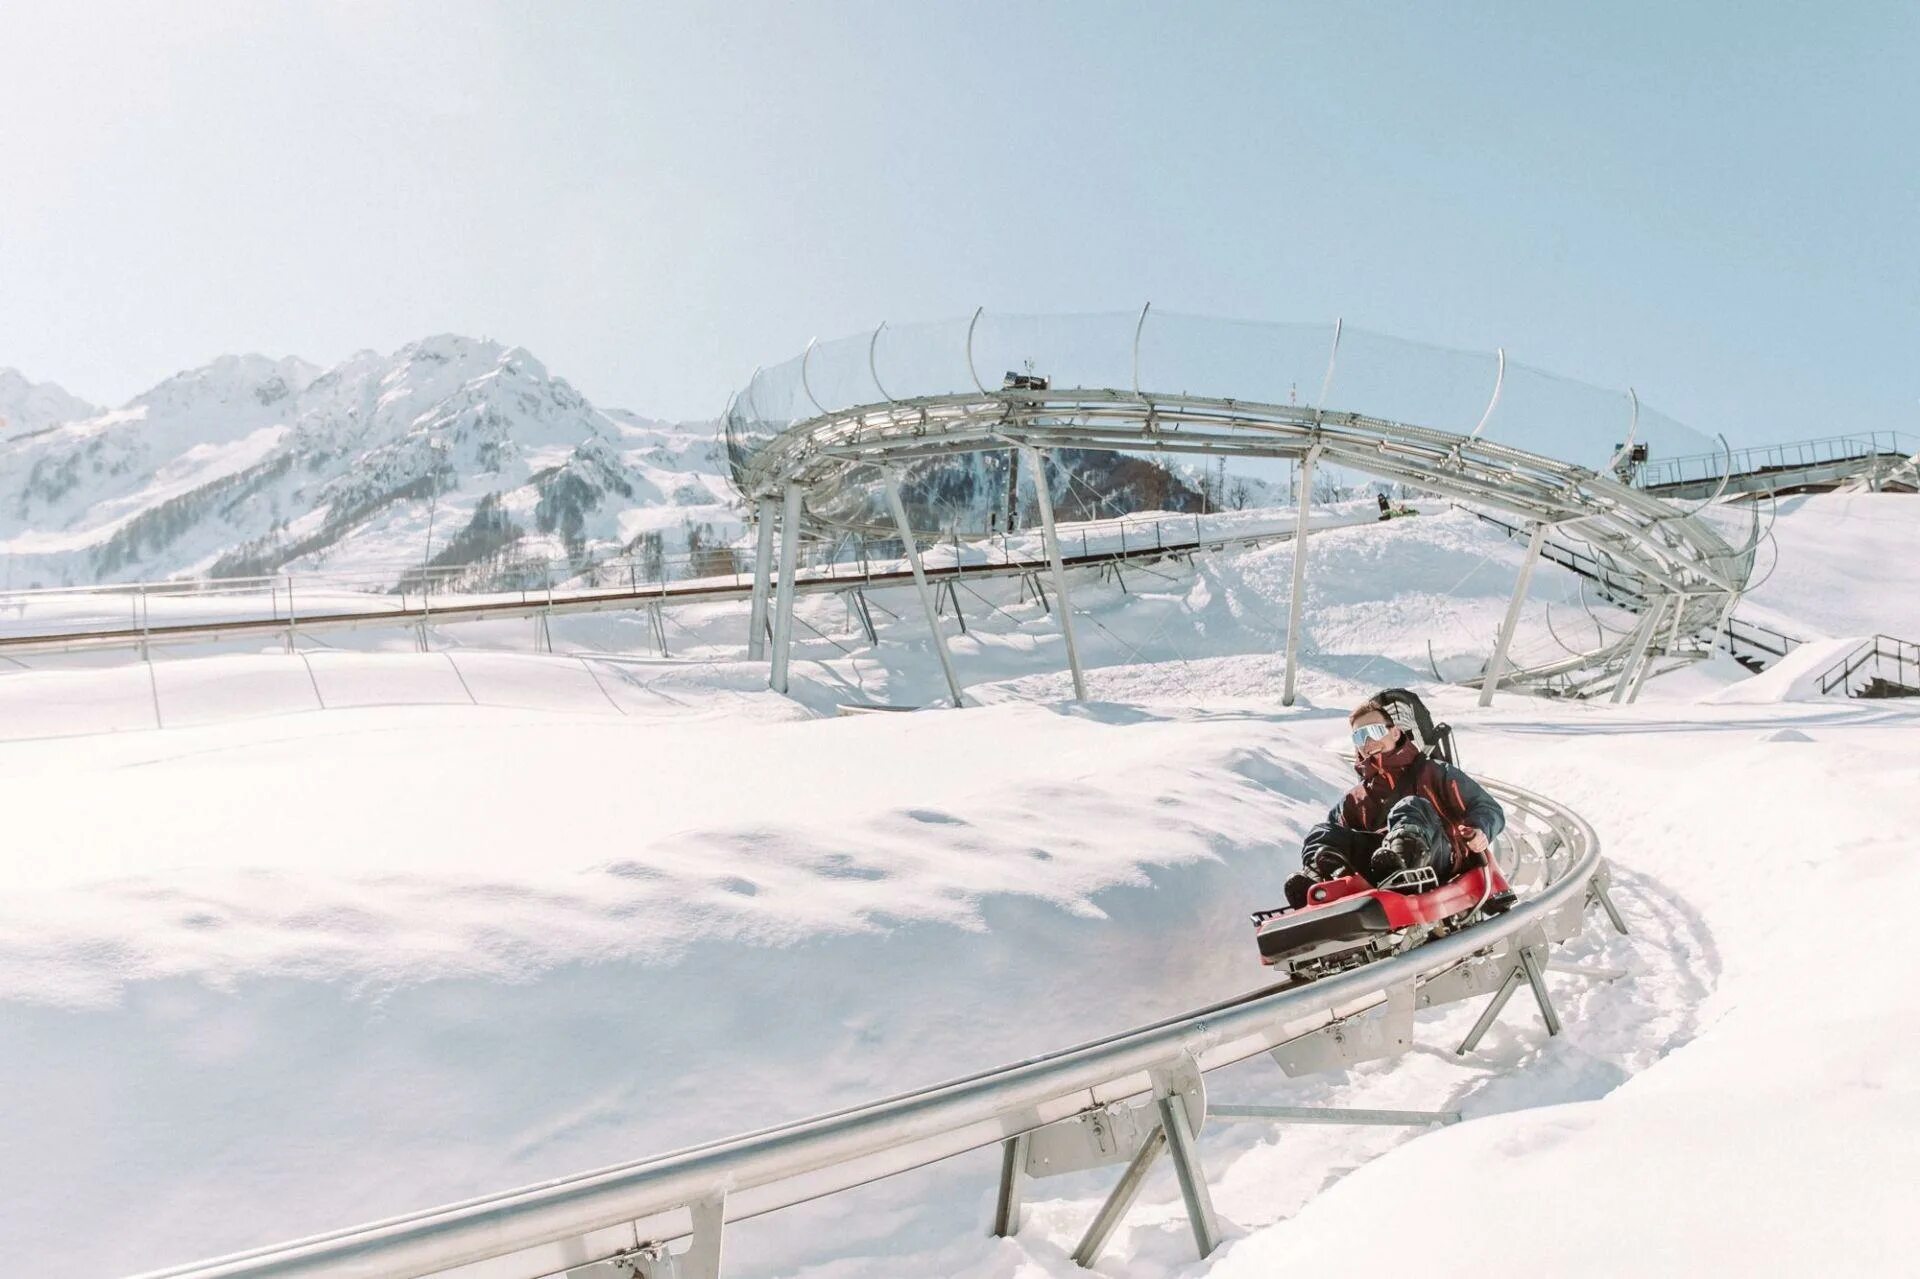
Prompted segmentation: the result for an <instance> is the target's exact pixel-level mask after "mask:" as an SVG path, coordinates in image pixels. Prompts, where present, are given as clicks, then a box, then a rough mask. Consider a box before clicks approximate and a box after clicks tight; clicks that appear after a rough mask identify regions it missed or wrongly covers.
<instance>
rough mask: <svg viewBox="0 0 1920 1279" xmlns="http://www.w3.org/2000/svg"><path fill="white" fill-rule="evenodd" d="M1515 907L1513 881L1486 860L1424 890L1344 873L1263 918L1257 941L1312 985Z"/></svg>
mask: <svg viewBox="0 0 1920 1279" xmlns="http://www.w3.org/2000/svg"><path fill="white" fill-rule="evenodd" d="M1428 878H1429V880H1431V878H1432V877H1431V876H1429V877H1428ZM1513 902H1514V894H1513V889H1512V888H1511V887H1510V886H1509V885H1508V883H1507V881H1506V877H1505V876H1503V875H1501V873H1500V871H1499V868H1498V867H1496V866H1492V865H1490V864H1488V863H1487V862H1486V861H1484V860H1482V859H1480V858H1475V859H1474V861H1473V864H1472V865H1471V866H1469V867H1468V869H1466V870H1465V871H1463V872H1461V873H1460V875H1458V876H1457V877H1456V878H1454V879H1452V880H1450V881H1448V882H1447V883H1445V884H1441V885H1439V886H1438V887H1432V888H1427V889H1426V890H1425V891H1418V892H1408V891H1403V890H1401V889H1398V888H1375V887H1374V886H1373V885H1372V884H1370V883H1368V882H1367V881H1366V880H1365V879H1364V878H1362V877H1361V876H1359V875H1344V876H1342V877H1341V878H1339V879H1329V880H1327V881H1325V882H1323V883H1319V884H1315V885H1314V886H1313V887H1312V888H1310V889H1309V890H1308V891H1307V904H1306V905H1305V906H1302V907H1300V908H1298V909H1294V908H1292V907H1281V908H1280V909H1279V910H1263V911H1257V912H1255V914H1254V916H1253V926H1254V938H1255V940H1256V941H1257V942H1258V943H1259V947H1260V962H1261V963H1263V964H1266V965H1267V966H1268V967H1278V966H1281V965H1285V966H1286V968H1287V970H1288V971H1289V972H1290V973H1292V974H1293V975H1294V976H1295V977H1299V978H1306V979H1311V978H1314V977H1321V976H1325V975H1326V974H1328V973H1331V972H1340V971H1343V970H1345V969H1348V968H1353V967H1357V966H1358V965H1360V964H1363V963H1367V962H1369V961H1371V960H1374V959H1380V958H1384V957H1385V956H1387V955H1392V954H1399V953H1400V952H1402V951H1405V950H1408V949H1411V948H1412V947H1413V946H1417V945H1419V944H1420V943H1422V942H1425V941H1428V940H1430V939H1431V938H1433V937H1438V936H1443V935H1445V934H1447V933H1450V932H1454V931H1456V930H1458V929H1460V928H1464V927H1466V926H1468V925H1469V924H1472V923H1475V922H1477V921H1479V920H1481V919H1484V918H1486V917H1487V916H1489V915H1497V914H1500V913H1502V912H1504V911H1505V910H1507V909H1508V908H1509V907H1511V906H1512V905H1513Z"/></svg>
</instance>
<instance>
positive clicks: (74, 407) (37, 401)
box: [0, 369, 100, 442]
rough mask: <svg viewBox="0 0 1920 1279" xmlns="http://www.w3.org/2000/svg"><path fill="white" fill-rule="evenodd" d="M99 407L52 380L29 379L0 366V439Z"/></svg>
mask: <svg viewBox="0 0 1920 1279" xmlns="http://www.w3.org/2000/svg"><path fill="white" fill-rule="evenodd" d="M99 411H100V410H99V408H97V407H96V406H94V405H92V404H89V403H87V402H86V401H85V400H83V399H81V398H80V397H79V396H77V395H69V394H67V391H66V388H65V387H62V386H57V385H55V384H54V383H52V382H29V381H27V379H26V377H25V375H23V374H22V373H20V371H19V370H17V369H0V442H10V441H13V440H16V439H18V438H20V437H21V436H23V435H31V434H33V433H34V432H35V431H44V430H46V429H47V428H48V427H50V426H58V425H59V424H60V423H62V422H71V421H73V420H75V419H76V418H83V417H91V416H93V415H94V414H95V413H98V412H99Z"/></svg>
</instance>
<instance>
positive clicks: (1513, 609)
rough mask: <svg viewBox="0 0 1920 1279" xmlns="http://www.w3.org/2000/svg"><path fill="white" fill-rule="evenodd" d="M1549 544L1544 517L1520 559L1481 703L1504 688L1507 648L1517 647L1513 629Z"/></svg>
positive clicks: (1490, 701)
mask: <svg viewBox="0 0 1920 1279" xmlns="http://www.w3.org/2000/svg"><path fill="white" fill-rule="evenodd" d="M1546 544H1547V523H1546V521H1545V520H1542V521H1541V522H1540V523H1538V524H1535V525H1534V526H1533V536H1532V537H1530V538H1528V539H1527V558H1526V559H1524V560H1522V561H1521V563H1520V578H1519V580H1518V581H1516V582H1515V583H1514V584H1513V598H1512V599H1510V600H1508V601H1507V615H1506V617H1505V618H1504V619H1503V620H1502V621H1501V623H1500V639H1499V642H1498V643H1496V644H1495V645H1494V648H1493V660H1491V661H1490V662H1488V663H1487V673H1486V675H1485V676H1483V677H1482V678H1481V680H1480V704H1481V705H1482V706H1491V705H1493V695H1494V693H1495V692H1497V691H1498V690H1499V688H1500V681H1501V680H1502V679H1504V678H1506V674H1507V652H1508V650H1509V649H1510V648H1512V647H1513V633H1514V631H1515V630H1516V629H1518V628H1519V625H1520V610H1521V609H1522V608H1524V607H1526V603H1527V588H1528V587H1530V586H1532V585H1533V566H1534V565H1536V564H1538V563H1539V562H1540V551H1541V548H1542V547H1544V546H1545V545H1546Z"/></svg>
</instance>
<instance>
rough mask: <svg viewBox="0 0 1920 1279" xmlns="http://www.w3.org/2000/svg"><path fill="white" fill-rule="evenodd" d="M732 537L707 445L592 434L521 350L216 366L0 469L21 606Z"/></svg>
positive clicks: (534, 565)
mask: <svg viewBox="0 0 1920 1279" xmlns="http://www.w3.org/2000/svg"><path fill="white" fill-rule="evenodd" d="M3 389H4V388H3V387H0V390H3ZM41 398H42V399H43V400H44V399H45V398H46V396H45V394H44V393H42V394H41ZM71 407H72V406H69V408H71ZM78 407H80V408H82V409H84V408H85V406H78ZM42 416H44V414H42ZM56 416H57V414H56ZM639 512H645V513H646V514H644V515H643V514H638V513H639ZM738 523H739V522H738V517H737V514H736V513H735V511H734V509H733V506H732V499H731V495H730V494H729V493H728V491H727V488H726V484H725V481H724V479H723V478H722V475H721V470H720V463H719V459H718V456H717V454H716V452H715V450H714V448H713V446H712V442H711V437H710V435H709V434H708V433H706V432H705V431H704V430H703V429H702V428H697V427H693V426H686V427H674V426H670V425H666V424H660V423H651V422H647V421H645V420H644V419H640V418H637V417H635V416H633V415H631V414H620V415H609V414H607V413H603V412H602V411H601V410H599V409H598V408H596V407H595V406H593V405H592V404H590V403H588V402H587V401H586V400H585V399H584V398H583V397H582V396H581V395H580V394H579V393H578V392H577V391H575V390H574V389H573V388H572V387H571V386H570V385H569V384H568V383H567V382H566V381H565V380H564V379H561V378H558V377H555V376H554V375H552V374H551V373H550V372H548V370H547V369H546V367H545V366H544V365H543V364H541V363H540V361H539V360H537V359H535V358H534V357H533V356H532V355H531V354H530V353H528V352H527V351H525V350H524V349H521V348H517V347H505V346H502V345H501V344H499V343H496V342H491V341H476V340H474V339H470V338H462V337H457V336H452V335H443V336H439V337H433V338H427V339H424V340H422V341H420V342H415V343H412V344H410V345H408V346H406V347H403V348H401V349H400V350H399V351H397V352H394V353H392V354H391V355H382V354H379V353H376V352H371V351H364V352H361V353H359V354H358V355H355V356H353V357H351V358H349V359H347V360H345V361H343V362H342V363H340V364H339V365H337V366H335V367H333V368H331V369H326V370H322V369H319V368H317V367H315V366H312V365H309V364H307V363H305V362H304V361H301V360H297V359H284V360H273V359H269V358H267V357H265V356H257V355H248V356H225V357H222V358H221V359H219V360H216V361H214V362H213V363H212V364H210V365H208V366H206V367H204V368H201V369H195V370H191V371H188V372H185V373H181V374H179V375H176V376H175V377H173V378H170V379H168V380H167V381H166V382H163V383H162V384H161V385H160V386H158V387H156V388H154V389H153V390H152V391H149V392H147V393H146V394H144V395H141V396H139V397H136V398H135V399H134V400H133V401H131V402H130V403H128V404H127V405H125V406H123V407H122V408H119V409H114V410H111V411H107V412H99V411H89V412H83V413H81V414H79V415H78V416H75V417H72V418H71V419H70V420H66V421H63V422H60V423H59V424H57V425H54V426H51V427H50V428H48V429H43V430H41V431H40V432H39V433H38V434H35V435H33V436H31V437H29V438H27V439H24V440H20V441H18V442H17V443H16V445H15V446H14V447H13V448H10V449H8V450H7V452H6V453H5V454H4V455H3V456H0V552H4V553H5V554H6V556H7V563H8V574H9V578H10V580H11V582H12V584H14V585H16V586H23V585H29V584H42V585H56V584H73V583H86V582H93V581H117V580H134V579H143V578H158V577H167V576H178V575H206V574H214V575H222V576H236V575H248V574H258V573H272V572H281V571H313V570H316V569H320V568H325V569H326V570H327V571H329V572H331V573H335V574H352V575H356V576H360V577H364V578H365V579H367V580H368V581H369V583H371V584H375V585H381V586H392V585H394V584H397V583H399V582H401V581H403V580H404V579H405V578H406V576H407V574H409V573H414V574H415V575H417V573H418V570H419V569H420V566H422V565H423V564H427V563H431V564H432V565H434V566H436V567H448V568H456V569H457V568H461V567H466V568H469V569H470V570H471V571H470V572H469V573H467V574H466V580H468V581H469V582H470V583H475V584H485V583H504V582H508V581H512V580H515V579H516V578H517V577H524V576H526V575H528V574H532V575H533V576H534V577H535V579H536V580H544V579H545V575H546V574H547V573H548V571H549V569H548V564H549V562H550V561H560V562H562V563H563V564H580V563H584V562H585V561H587V560H589V559H591V558H594V557H596V556H605V555H609V554H614V553H618V552H621V551H623V550H639V551H641V552H642V553H648V552H650V553H651V554H652V555H653V556H654V557H655V558H658V557H660V556H666V555H672V554H676V553H680V552H683V551H684V550H685V549H686V546H687V543H688V541H689V539H692V540H694V541H696V542H698V541H701V540H704V541H706V542H707V543H709V544H711V543H713V542H716V541H718V542H724V541H727V540H730V539H731V538H732V536H734V535H735V533H736V532H737V530H738ZM567 572H568V570H567V569H565V568H562V569H561V570H560V576H561V578H562V580H564V578H565V576H566V575H567Z"/></svg>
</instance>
